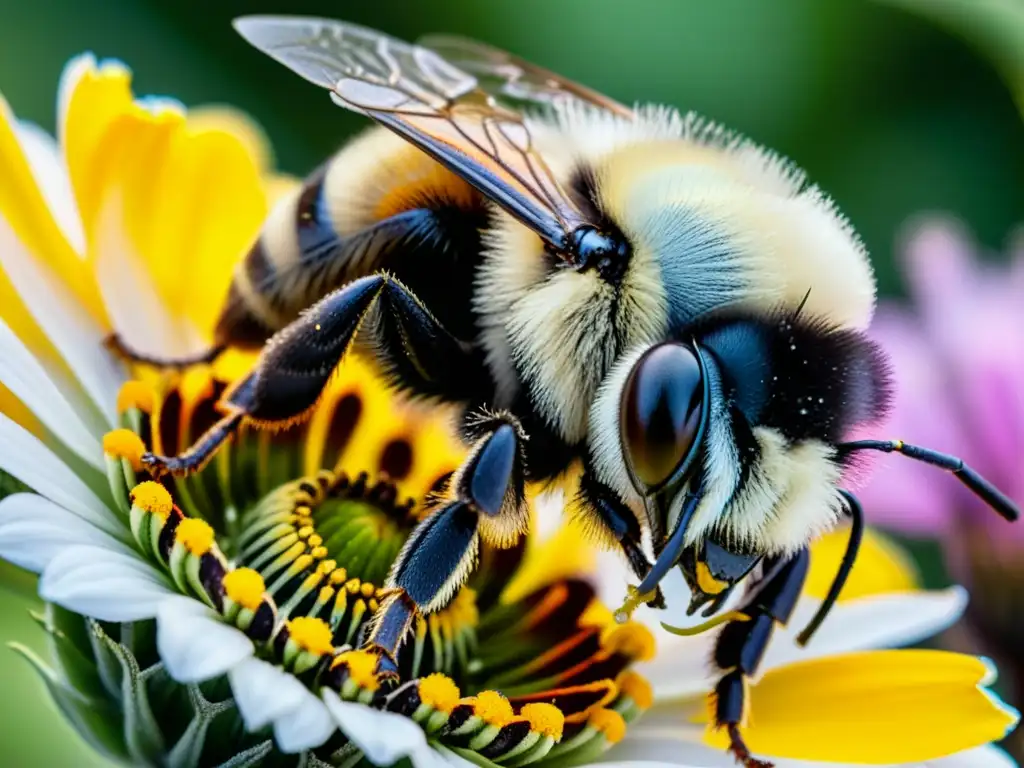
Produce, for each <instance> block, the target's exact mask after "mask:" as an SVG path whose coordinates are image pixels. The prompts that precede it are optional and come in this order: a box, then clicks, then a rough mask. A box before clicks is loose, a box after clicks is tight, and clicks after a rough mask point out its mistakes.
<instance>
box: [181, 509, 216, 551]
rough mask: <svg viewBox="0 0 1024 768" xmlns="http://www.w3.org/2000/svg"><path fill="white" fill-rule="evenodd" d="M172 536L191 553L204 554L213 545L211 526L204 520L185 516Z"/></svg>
mask: <svg viewBox="0 0 1024 768" xmlns="http://www.w3.org/2000/svg"><path fill="white" fill-rule="evenodd" d="M174 538H175V539H176V540H178V541H180V542H181V545H182V546H183V547H185V549H187V550H188V551H189V552H191V553H192V554H193V555H196V556H200V555H205V554H206V553H207V552H209V551H210V549H211V548H212V547H213V528H211V527H210V524H209V523H208V522H206V521H205V520H200V519H199V518H197V517H186V518H185V519H184V520H182V521H181V522H180V523H178V528H177V529H176V530H175V531H174Z"/></svg>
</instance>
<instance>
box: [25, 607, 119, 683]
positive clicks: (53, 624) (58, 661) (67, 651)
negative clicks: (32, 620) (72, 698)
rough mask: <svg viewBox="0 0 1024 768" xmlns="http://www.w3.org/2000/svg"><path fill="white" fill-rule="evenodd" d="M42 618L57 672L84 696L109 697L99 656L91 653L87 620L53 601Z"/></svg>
mask: <svg viewBox="0 0 1024 768" xmlns="http://www.w3.org/2000/svg"><path fill="white" fill-rule="evenodd" d="M41 618H42V624H43V628H44V629H45V630H46V640H47V646H48V648H49V651H50V658H51V660H52V662H53V663H54V664H55V666H56V669H55V670H54V672H55V674H57V675H58V677H60V678H62V680H63V683H64V684H65V685H67V686H68V687H69V688H71V689H73V690H74V691H76V692H77V693H79V694H80V695H82V696H84V697H85V698H88V699H96V700H102V699H104V698H106V697H107V696H108V689H107V688H106V687H105V686H104V681H103V679H102V676H101V675H100V674H98V672H97V666H96V659H95V658H94V657H93V655H92V654H91V653H90V652H89V648H90V643H89V631H88V629H87V627H86V622H85V620H84V619H83V618H82V617H81V616H79V615H78V614H75V613H72V612H71V611H68V610H65V609H64V608H60V607H59V606H55V605H50V604H48V605H47V606H46V611H45V613H44V614H43V615H42V617H41Z"/></svg>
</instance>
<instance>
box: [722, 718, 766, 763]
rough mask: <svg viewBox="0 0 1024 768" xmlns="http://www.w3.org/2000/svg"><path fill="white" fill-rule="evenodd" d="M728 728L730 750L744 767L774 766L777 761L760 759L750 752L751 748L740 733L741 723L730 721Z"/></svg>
mask: <svg viewBox="0 0 1024 768" xmlns="http://www.w3.org/2000/svg"><path fill="white" fill-rule="evenodd" d="M726 729H727V731H728V733H729V751H730V752H731V753H732V755H733V757H735V758H736V762H738V763H739V764H740V765H742V766H744V768H774V766H775V763H771V762H768V761H767V760H758V759H757V758H756V757H754V756H753V755H751V754H750V749H749V748H748V747H747V744H746V742H745V741H743V736H742V735H741V734H740V727H739V725H737V724H736V723H729V724H728V725H727V726H726Z"/></svg>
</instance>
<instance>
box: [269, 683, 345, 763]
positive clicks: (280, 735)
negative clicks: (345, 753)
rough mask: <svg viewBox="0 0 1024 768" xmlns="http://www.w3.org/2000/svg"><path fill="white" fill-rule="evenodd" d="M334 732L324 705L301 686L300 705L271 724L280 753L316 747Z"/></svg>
mask: <svg viewBox="0 0 1024 768" xmlns="http://www.w3.org/2000/svg"><path fill="white" fill-rule="evenodd" d="M295 684H296V685H298V686H300V687H301V686H302V684H301V683H300V682H299V681H298V680H296V681H295ZM337 729H338V726H337V724H336V723H335V722H334V718H333V717H332V716H331V713H330V712H329V711H328V710H327V705H326V704H324V703H323V702H322V701H321V700H320V699H318V698H317V697H316V696H315V695H313V694H312V693H310V692H309V691H308V690H306V688H304V687H303V688H302V698H301V701H300V703H299V706H298V707H296V708H295V709H292V710H291V711H289V712H287V713H285V714H284V715H282V716H281V717H279V718H277V719H276V720H275V721H274V740H275V741H276V742H277V746H278V747H279V748H280V749H281V751H282V752H285V753H286V754H295V753H297V752H304V751H305V750H307V749H313V748H314V747H319V746H320V745H321V744H323V743H324V742H325V741H327V740H328V739H329V738H331V735H332V734H333V733H334V732H335V731H336V730H337Z"/></svg>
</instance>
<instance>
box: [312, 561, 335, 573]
mask: <svg viewBox="0 0 1024 768" xmlns="http://www.w3.org/2000/svg"><path fill="white" fill-rule="evenodd" d="M337 567H338V561H337V560H324V561H323V562H321V563H319V564H318V565H317V567H316V572H317V573H322V574H324V575H325V576H326V575H327V574H328V573H331V572H332V571H333V570H334V569H335V568H337Z"/></svg>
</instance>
